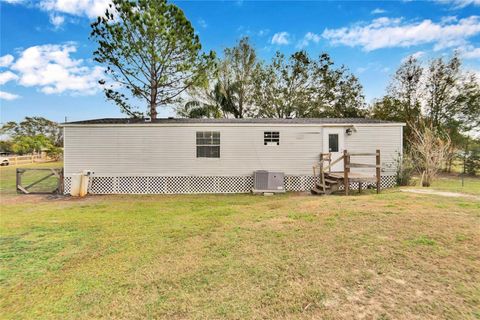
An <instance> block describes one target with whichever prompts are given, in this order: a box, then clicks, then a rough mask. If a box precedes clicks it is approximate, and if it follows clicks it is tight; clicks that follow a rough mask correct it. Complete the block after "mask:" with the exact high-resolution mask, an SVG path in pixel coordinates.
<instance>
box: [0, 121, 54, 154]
mask: <svg viewBox="0 0 480 320" xmlns="http://www.w3.org/2000/svg"><path fill="white" fill-rule="evenodd" d="M0 134H4V135H7V136H9V137H11V138H12V139H17V138H19V137H34V136H40V135H41V136H44V137H46V138H47V139H49V140H50V141H51V143H52V144H53V145H55V146H58V147H60V146H62V145H63V130H62V129H61V128H60V126H59V125H58V123H56V122H54V121H51V120H48V119H45V118H42V117H25V119H24V120H23V121H20V122H15V121H10V122H7V123H6V124H4V125H3V126H2V128H0Z"/></svg>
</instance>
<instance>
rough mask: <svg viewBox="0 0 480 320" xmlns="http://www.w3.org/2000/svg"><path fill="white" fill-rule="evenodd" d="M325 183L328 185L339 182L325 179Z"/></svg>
mask: <svg viewBox="0 0 480 320" xmlns="http://www.w3.org/2000/svg"><path fill="white" fill-rule="evenodd" d="M325 182H327V183H330V184H335V183H338V182H339V181H338V180H333V179H327V178H325Z"/></svg>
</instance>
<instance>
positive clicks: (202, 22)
mask: <svg viewBox="0 0 480 320" xmlns="http://www.w3.org/2000/svg"><path fill="white" fill-rule="evenodd" d="M198 25H199V26H200V27H202V28H204V29H205V28H206V27H208V24H207V22H206V21H205V20H204V19H202V18H200V19H198Z"/></svg>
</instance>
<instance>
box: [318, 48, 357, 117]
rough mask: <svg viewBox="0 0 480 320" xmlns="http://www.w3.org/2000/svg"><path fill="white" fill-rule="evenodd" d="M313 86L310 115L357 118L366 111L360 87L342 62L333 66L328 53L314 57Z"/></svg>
mask: <svg viewBox="0 0 480 320" xmlns="http://www.w3.org/2000/svg"><path fill="white" fill-rule="evenodd" d="M313 67H314V72H313V78H312V86H313V89H314V93H315V103H314V105H313V106H312V107H313V110H311V111H310V112H309V114H310V116H316V117H336V118H357V117H363V116H365V114H366V110H365V97H364V96H363V87H362V85H361V84H360V82H359V80H358V78H357V77H355V76H354V75H353V74H351V73H350V72H349V71H348V69H347V68H346V67H345V66H343V65H342V66H340V67H339V68H335V63H334V62H333V60H332V58H331V57H330V56H329V55H328V54H327V53H322V54H321V55H320V56H319V58H318V60H317V61H315V63H314V65H313Z"/></svg>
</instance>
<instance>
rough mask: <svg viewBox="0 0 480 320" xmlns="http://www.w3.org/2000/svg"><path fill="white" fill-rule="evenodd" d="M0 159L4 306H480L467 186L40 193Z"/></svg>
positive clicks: (77, 310) (84, 313)
mask: <svg viewBox="0 0 480 320" xmlns="http://www.w3.org/2000/svg"><path fill="white" fill-rule="evenodd" d="M47 166H48V165H47ZM0 170H1V171H0V173H1V175H2V177H1V179H0V182H1V193H0V195H1V196H2V200H1V220H0V235H1V241H0V254H1V259H0V262H1V264H2V266H1V272H0V296H1V299H0V314H1V315H2V316H1V317H2V318H6V319H19V318H21V319H73V318H76V319H77V318H81V319H82V318H88V319H97V318H122V319H145V318H147V319H148V318H150V319H159V318H163V319H185V318H194V319H205V318H217V319H218V318H228V319H244V318H267V319H278V318H283V319H298V318H304V319H352V318H367V319H415V318H416V319H439V318H444V319H445V318H447V319H460V318H461V319H478V318H479V317H480V307H479V306H480V251H479V250H478V248H479V247H480V234H479V233H480V231H479V230H480V202H479V201H478V200H477V199H476V198H461V197H459V198H447V197H440V196H433V195H419V194H410V193H404V192H400V191H399V190H398V189H393V190H389V191H384V192H383V193H382V194H380V195H376V194H374V193H369V192H368V191H367V192H364V193H363V194H362V195H353V196H350V197H345V196H328V197H314V196H310V195H305V194H303V195H302V194H294V193H292V194H285V195H276V196H273V197H262V196H251V195H157V196H147V195H145V196H139V195H118V196H117V195H115V196H90V197H87V198H83V199H75V198H69V197H66V198H60V199H55V200H48V199H47V198H46V197H44V196H35V195H32V196H21V195H19V196H17V195H14V194H13V192H14V191H13V192H12V190H11V188H12V186H13V190H14V183H13V185H12V181H11V179H12V178H11V177H12V176H14V175H11V172H10V170H11V168H8V169H4V168H1V169H0ZM477 183H478V180H472V183H471V184H470V183H469V184H467V185H466V186H467V187H466V188H464V189H462V190H464V191H466V192H471V193H475V192H477V191H475V190H478V189H477V188H478V184H477ZM442 184H444V182H439V183H438V184H437V185H436V187H439V188H442ZM455 191H460V190H459V189H455Z"/></svg>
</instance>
